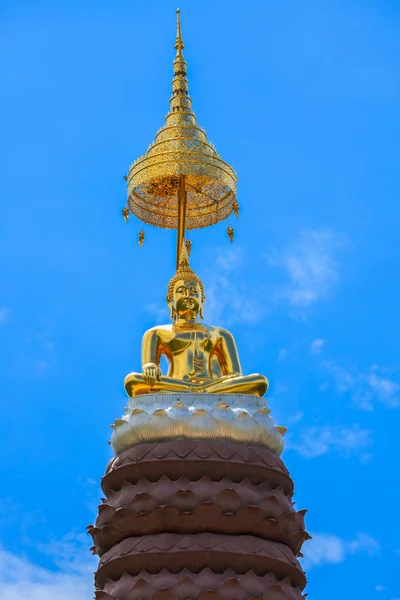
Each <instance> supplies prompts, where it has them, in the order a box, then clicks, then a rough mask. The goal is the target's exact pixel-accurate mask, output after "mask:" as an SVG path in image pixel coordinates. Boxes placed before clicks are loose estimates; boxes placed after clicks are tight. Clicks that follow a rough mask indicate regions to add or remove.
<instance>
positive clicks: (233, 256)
mask: <svg viewBox="0 0 400 600" xmlns="http://www.w3.org/2000/svg"><path fill="white" fill-rule="evenodd" d="M213 255H214V257H213V266H212V271H210V272H209V273H207V272H206V279H207V280H208V281H209V283H208V284H207V285H206V286H205V295H206V301H205V304H204V318H205V321H206V322H208V323H214V324H217V325H223V326H224V325H225V326H227V325H230V324H231V323H237V322H242V323H258V322H259V321H260V320H261V318H262V316H263V314H264V307H263V305H262V304H261V302H260V301H259V300H258V298H260V297H262V295H263V294H262V292H261V290H258V291H257V290H252V293H251V294H249V290H248V288H247V286H246V285H244V284H243V283H241V282H240V281H238V279H237V278H235V274H236V273H237V272H238V270H240V269H241V266H242V264H243V253H242V249H241V248H240V247H236V248H233V249H230V250H225V249H224V250H223V251H220V250H218V249H215V250H214V252H213Z"/></svg>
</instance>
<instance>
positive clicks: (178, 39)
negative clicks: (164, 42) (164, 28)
mask: <svg viewBox="0 0 400 600" xmlns="http://www.w3.org/2000/svg"><path fill="white" fill-rule="evenodd" d="M184 47H185V46H184V44H183V39H182V32H181V11H180V9H179V8H177V10H176V42H175V50H176V51H177V53H176V54H177V56H178V54H179V56H181V55H182V50H183V49H184Z"/></svg>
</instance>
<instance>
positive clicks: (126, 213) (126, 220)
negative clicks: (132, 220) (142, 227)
mask: <svg viewBox="0 0 400 600" xmlns="http://www.w3.org/2000/svg"><path fill="white" fill-rule="evenodd" d="M121 212H122V214H123V217H124V219H125V223H127V222H128V221H129V208H127V207H126V206H124V208H123V209H122V210H121Z"/></svg>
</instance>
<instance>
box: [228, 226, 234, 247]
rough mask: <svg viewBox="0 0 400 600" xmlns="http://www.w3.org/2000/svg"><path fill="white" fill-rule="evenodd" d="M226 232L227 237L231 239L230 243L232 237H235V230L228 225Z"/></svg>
mask: <svg viewBox="0 0 400 600" xmlns="http://www.w3.org/2000/svg"><path fill="white" fill-rule="evenodd" d="M226 232H227V234H228V238H229V239H230V240H231V244H232V242H233V238H234V237H235V231H234V229H233V227H228V229H227V230H226Z"/></svg>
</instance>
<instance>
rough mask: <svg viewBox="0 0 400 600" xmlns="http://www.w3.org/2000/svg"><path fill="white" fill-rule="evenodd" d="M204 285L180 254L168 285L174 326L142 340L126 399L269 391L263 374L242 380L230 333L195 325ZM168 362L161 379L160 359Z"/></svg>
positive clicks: (127, 381) (127, 382)
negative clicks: (161, 394) (151, 394)
mask: <svg viewBox="0 0 400 600" xmlns="http://www.w3.org/2000/svg"><path fill="white" fill-rule="evenodd" d="M204 301H205V295H204V287H203V283H202V281H201V280H200V278H199V277H197V275H196V274H195V273H194V272H193V270H192V269H191V267H190V265H189V259H188V256H187V253H186V251H185V250H184V249H183V250H182V254H181V259H180V262H179V267H178V269H177V272H176V274H175V275H174V276H173V277H172V279H171V280H170V282H169V284H168V293H167V302H168V305H169V307H170V311H171V319H172V320H173V323H172V324H168V325H158V326H156V327H152V328H151V329H149V330H148V331H146V333H145V334H144V336H143V342H142V373H130V374H129V375H127V376H126V377H125V382H124V384H125V389H126V391H127V393H128V395H129V396H131V397H132V396H137V395H139V394H146V393H149V392H179V391H180V392H207V393H215V394H221V393H226V394H228V393H229V394H233V393H243V394H255V395H257V396H263V395H264V394H265V392H266V391H267V389H268V380H267V378H266V377H264V375H260V374H253V375H242V370H241V367H240V361H239V356H238V352H237V348H236V343H235V340H234V338H233V336H232V334H231V333H230V332H229V331H227V330H226V329H222V328H221V327H214V326H213V325H206V324H204V323H200V322H199V321H198V317H199V316H200V318H201V319H202V318H203V315H202V311H203V305H204ZM162 356H165V358H166V359H167V361H168V364H169V369H168V375H162V373H161V369H160V360H161V357H162Z"/></svg>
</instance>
